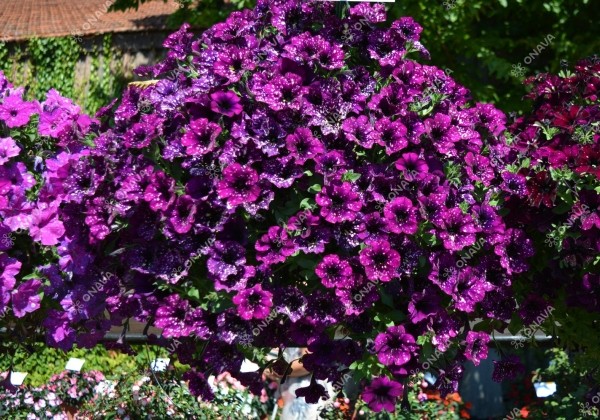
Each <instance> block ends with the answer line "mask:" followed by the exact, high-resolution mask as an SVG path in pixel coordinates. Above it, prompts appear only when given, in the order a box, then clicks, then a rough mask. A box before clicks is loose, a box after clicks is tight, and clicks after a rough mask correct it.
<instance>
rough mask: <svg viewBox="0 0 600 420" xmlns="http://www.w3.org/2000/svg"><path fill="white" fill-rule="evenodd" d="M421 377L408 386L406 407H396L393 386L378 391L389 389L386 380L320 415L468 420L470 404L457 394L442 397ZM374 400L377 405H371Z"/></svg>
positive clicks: (336, 417)
mask: <svg viewBox="0 0 600 420" xmlns="http://www.w3.org/2000/svg"><path fill="white" fill-rule="evenodd" d="M423 376H424V375H423V374H418V375H416V376H415V377H414V378H413V379H414V380H413V381H411V382H410V383H409V385H408V386H409V389H408V393H407V397H406V404H402V405H400V404H398V403H397V401H396V398H395V397H394V395H393V391H390V390H393V389H394V388H393V386H392V387H391V388H389V389H388V390H387V391H386V392H385V393H382V392H379V391H381V390H383V387H390V383H389V381H388V380H386V379H383V380H375V381H373V382H372V383H371V384H370V385H369V386H367V387H366V388H365V389H364V390H363V392H362V394H361V396H360V397H359V398H358V400H356V401H350V400H349V399H347V398H345V399H344V398H340V399H339V400H337V401H336V402H335V403H334V404H333V406H330V407H329V408H328V409H327V410H326V411H325V412H323V413H321V417H322V418H326V419H351V418H356V419H398V420H400V419H403V420H404V419H405V420H412V419H414V420H423V419H446V420H458V419H468V418H471V416H470V414H469V409H470V408H471V404H470V403H465V402H463V400H462V398H461V396H460V395H459V394H458V393H456V392H453V393H450V394H447V395H446V396H445V397H441V395H440V393H439V392H438V391H435V390H432V389H431V386H430V385H429V384H428V383H427V381H425V380H424V379H423ZM374 401H376V403H375V404H374Z"/></svg>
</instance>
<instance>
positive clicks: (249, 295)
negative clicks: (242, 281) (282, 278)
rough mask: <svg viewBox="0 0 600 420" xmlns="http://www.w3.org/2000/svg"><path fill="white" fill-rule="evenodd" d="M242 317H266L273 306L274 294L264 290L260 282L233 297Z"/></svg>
mask: <svg viewBox="0 0 600 420" xmlns="http://www.w3.org/2000/svg"><path fill="white" fill-rule="evenodd" d="M233 303H234V304H235V305H236V306H237V310H238V314H239V315H240V317H242V319H247V320H249V319H265V318H267V317H268V316H269V313H270V312H271V308H272V307H273V294H272V293H271V292H268V291H266V290H263V288H262V286H261V285H260V284H257V285H255V286H254V287H252V288H250V289H245V290H242V291H241V292H239V293H238V294H237V295H235V296H234V297H233Z"/></svg>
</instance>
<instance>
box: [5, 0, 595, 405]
mask: <svg viewBox="0 0 600 420" xmlns="http://www.w3.org/2000/svg"><path fill="white" fill-rule="evenodd" d="M365 22H367V23H369V24H366V23H365ZM357 25H360V27H361V29H360V30H356V27H357ZM344 28H347V29H348V31H344ZM421 30H422V28H421V27H420V26H419V25H418V24H417V23H416V22H414V21H413V20H412V19H411V18H410V17H403V18H401V19H399V20H397V21H396V22H389V23H386V11H385V7H383V5H381V4H371V3H360V4H356V5H353V6H352V7H350V8H349V10H346V9H344V12H343V13H342V15H341V16H340V15H339V10H337V11H336V7H335V4H334V2H325V1H316V0H308V1H299V0H257V6H256V8H255V9H254V10H243V11H236V12H233V13H232V14H231V15H230V16H229V17H228V18H227V19H226V20H225V21H224V22H221V23H219V24H217V25H214V26H213V27H211V28H208V29H206V30H205V31H204V32H202V33H201V34H200V35H198V36H196V35H194V34H193V33H192V32H191V30H190V28H189V26H188V25H184V26H183V27H182V28H181V29H180V30H179V31H177V32H175V33H174V34H172V35H170V36H169V38H168V39H167V40H166V41H165V47H166V48H168V51H167V53H166V58H165V60H163V61H162V62H160V63H159V64H157V65H156V66H153V67H146V68H142V69H138V73H139V74H140V75H143V76H148V77H150V78H152V79H156V78H158V79H160V81H159V82H157V83H150V84H148V85H146V86H144V87H139V86H135V85H131V86H129V87H128V88H127V89H126V90H125V92H124V93H123V95H122V97H121V98H120V99H119V100H117V101H115V102H113V103H111V104H110V105H108V106H107V107H105V108H103V109H102V110H101V111H100V112H99V113H98V115H97V116H96V118H97V119H92V118H90V117H88V116H85V115H82V114H81V112H80V109H79V107H77V106H76V105H75V104H73V103H72V102H71V101H70V100H68V99H66V98H63V97H61V96H60V95H59V94H58V92H56V91H54V90H52V91H50V92H49V93H48V95H47V97H46V100H45V101H44V102H42V103H41V104H38V103H37V102H27V101H25V100H23V99H22V98H23V90H22V89H20V88H14V87H12V85H10V84H8V83H7V82H6V80H5V78H4V76H3V75H1V74H0V121H1V122H2V123H3V125H4V126H5V127H8V128H11V130H10V132H9V131H7V130H5V132H4V133H2V136H0V241H2V242H0V250H1V252H0V310H1V308H5V307H11V308H13V309H14V314H13V315H10V316H9V317H7V318H10V319H9V320H8V321H5V320H3V319H2V320H0V323H1V324H0V326H1V327H7V328H9V329H10V328H13V325H15V323H14V320H15V318H19V325H21V324H24V325H25V324H26V323H27V322H30V323H31V322H33V321H34V320H38V319H44V321H43V323H42V325H39V323H37V324H36V326H35V327H36V328H41V329H42V330H43V332H44V333H45V334H46V342H47V344H48V345H51V346H54V347H59V348H62V349H65V350H68V349H70V348H71V347H72V346H73V345H74V344H78V345H81V344H85V345H86V346H92V345H94V344H96V342H98V341H99V340H100V338H101V337H102V335H103V333H104V332H106V331H107V330H108V329H109V328H110V326H111V325H122V324H123V323H124V322H125V321H124V320H126V319H135V320H137V321H140V322H143V323H150V324H151V325H153V326H154V327H157V328H160V329H161V330H162V335H163V337H164V338H181V340H182V344H181V345H180V346H178V347H177V348H176V349H175V350H174V351H173V353H174V354H176V355H177V357H178V358H179V359H180V361H182V363H185V364H187V365H189V366H192V368H191V369H192V370H190V371H189V372H187V373H186V378H187V379H188V380H189V387H190V389H191V391H192V392H193V393H194V394H195V395H200V396H202V397H203V398H206V399H209V398H211V397H212V396H213V394H212V391H211V389H210V386H209V385H208V382H207V380H206V378H205V376H204V373H201V372H208V371H209V370H211V369H212V371H214V372H222V371H224V370H228V371H229V372H230V373H231V375H232V376H234V377H237V378H239V379H240V380H241V378H244V380H248V381H249V380H250V379H248V378H250V377H251V376H253V375H254V376H259V373H258V371H257V372H250V373H249V372H244V373H242V372H240V367H241V361H242V360H243V358H244V356H248V355H249V354H250V353H248V352H249V351H250V350H249V349H247V348H245V346H244V345H242V343H240V341H241V338H242V337H246V336H247V335H248V334H252V335H253V337H254V339H253V344H252V345H253V346H256V347H257V348H260V349H264V348H276V347H279V348H286V347H308V348H309V349H318V351H316V350H315V351H314V352H313V351H312V350H311V353H310V354H308V355H305V356H304V357H303V362H305V367H306V368H307V369H309V370H310V373H311V374H312V375H313V379H314V380H313V381H311V385H309V386H307V387H304V388H300V389H299V390H297V394H298V395H299V396H302V397H304V398H305V399H306V400H307V401H308V402H317V401H318V400H320V399H322V398H326V397H327V390H326V389H325V387H323V386H322V385H321V381H323V380H328V381H330V382H332V383H335V382H336V381H338V380H340V378H341V375H342V373H341V372H345V371H346V369H347V368H348V367H349V366H351V365H353V364H354V362H357V363H356V364H354V366H356V365H359V366H362V365H367V364H365V363H363V362H365V361H367V360H370V359H369V358H371V357H372V356H370V355H369V352H368V351H367V349H368V348H370V347H369V343H371V342H374V345H373V346H372V347H373V348H372V350H373V352H374V353H375V355H376V357H377V360H378V361H379V362H380V363H381V364H382V365H383V366H381V365H379V366H378V367H377V368H376V374H377V375H378V376H379V377H377V378H376V379H374V380H373V381H372V382H371V385H369V386H368V387H367V389H366V390H365V391H364V393H363V399H364V400H365V402H366V403H367V404H368V405H369V406H370V407H371V409H373V410H374V411H380V410H387V411H393V410H394V407H395V403H396V401H397V399H398V398H399V397H400V396H401V395H402V386H401V385H400V384H399V383H397V382H395V381H392V380H390V379H388V377H390V378H391V377H393V378H395V379H397V380H401V379H404V378H406V377H407V376H408V375H409V372H410V371H411V370H414V369H417V368H418V363H419V360H422V359H421V356H423V354H422V349H421V345H419V344H417V337H420V340H419V341H418V342H419V343H421V342H423V341H422V340H425V342H427V346H429V345H430V344H431V345H433V346H435V347H436V348H437V349H438V350H440V351H446V350H450V349H452V350H455V349H456V348H457V347H460V346H464V345H465V344H466V346H465V347H464V348H463V349H462V350H459V351H456V352H452V353H450V352H449V353H448V354H457V356H456V358H457V360H461V361H464V360H471V361H473V363H475V364H477V363H479V362H480V361H481V360H483V359H484V358H485V357H486V355H487V343H488V341H489V334H490V333H491V328H492V327H493V326H497V325H499V324H498V323H504V322H508V321H510V319H511V316H512V315H513V314H521V315H522V317H524V318H527V319H529V318H531V316H532V314H533V313H536V312H537V310H538V309H539V306H540V305H539V303H540V302H535V301H534V300H532V299H530V298H529V297H528V296H530V294H533V293H537V294H538V295H541V293H540V291H541V290H545V291H548V296H546V295H545V294H544V297H543V300H544V302H546V301H547V302H548V304H552V303H553V302H554V300H555V299H559V297H560V296H563V295H566V296H568V299H569V300H568V303H569V305H571V303H572V304H573V305H574V306H580V307H581V306H584V307H585V308H586V309H587V308H591V309H590V310H594V311H600V304H599V303H598V302H600V299H598V293H599V289H598V284H599V281H598V273H597V272H596V271H594V270H596V269H597V267H596V266H595V265H594V264H595V263H594V261H595V258H596V256H597V254H598V252H599V251H600V241H599V239H598V238H599V234H598V232H599V229H600V211H599V210H598V209H600V199H599V194H598V189H597V187H598V152H597V150H596V149H597V141H598V137H599V136H598V135H597V133H593V134H592V143H590V144H585V145H580V144H578V143H573V142H574V141H575V140H573V137H574V134H573V133H574V132H575V130H574V128H573V126H572V124H573V121H572V120H573V118H572V116H571V115H572V114H571V113H570V111H568V110H567V109H560V110H558V111H557V113H556V114H554V113H550V114H549V116H547V115H546V113H548V112H549V111H548V109H547V108H548V106H550V107H551V108H552V107H559V104H562V102H561V101H566V103H568V102H569V100H567V99H563V96H565V97H568V96H569V95H571V96H572V95H575V93H574V92H576V91H578V89H579V90H581V92H580V93H579V96H581V98H585V100H581V101H579V102H580V103H579V105H577V106H581V107H584V108H585V109H584V110H585V112H583V111H582V113H581V115H584V114H585V115H586V116H587V117H586V118H588V117H589V119H590V120H591V122H594V121H596V120H599V119H600V116H599V114H600V112H598V110H597V109H596V108H593V106H595V105H589V103H588V102H586V101H592V102H593V101H596V100H597V98H595V96H594V95H596V93H595V91H596V90H597V89H598V87H597V85H598V83H597V72H598V71H599V70H600V65H594V66H596V67H594V66H592V65H588V66H587V67H586V66H584V67H581V68H580V69H578V70H577V71H578V73H577V74H578V76H577V77H579V79H577V80H578V82H577V83H576V84H575V85H573V86H571V84H572V83H575V82H573V81H570V80H566V81H564V83H568V84H569V88H568V89H567V88H565V89H562V90H560V89H559V90H556V89H554V85H555V84H556V83H558V82H557V81H556V80H554V79H548V80H546V81H545V84H546V85H547V86H546V88H544V87H543V86H542V87H540V86H537V85H536V86H537V87H536V88H535V89H534V90H533V91H532V94H533V95H534V96H535V95H537V96H540V98H541V99H539V100H538V101H536V106H539V107H540V109H537V108H536V111H535V116H534V117H535V118H534V119H535V120H530V119H527V118H525V117H523V118H521V119H517V120H515V123H514V124H513V127H511V130H513V134H514V132H519V133H521V135H520V137H522V138H523V139H521V138H519V139H518V140H515V139H514V138H513V137H514V136H513V137H511V139H512V141H509V139H508V138H509V136H508V135H507V134H506V133H505V130H506V121H507V119H506V117H505V116H504V114H503V113H502V112H500V111H499V110H497V109H496V108H495V107H493V106H492V105H489V104H474V103H472V102H471V101H470V99H469V98H470V94H469V92H468V90H467V89H465V88H464V87H463V86H461V85H459V84H458V83H456V81H454V80H453V79H452V78H450V77H449V76H448V75H447V74H446V73H445V72H444V71H442V70H441V69H438V68H436V67H434V66H431V65H427V64H421V63H420V62H419V57H418V55H421V56H423V57H427V56H428V53H427V51H426V50H425V47H424V46H423V45H422V44H420V43H419V34H420V33H421ZM594 72H595V73H594ZM582 74H584V75H582ZM594 74H596V76H594ZM594 77H596V79H594ZM536 83H537V82H536ZM540 83H542V82H540ZM573 87H576V89H575V88H573ZM556 92H559V93H556ZM590 92H591V93H590ZM537 96H535V97H536V98H537ZM581 98H579V99H581ZM594 98H595V99H594ZM576 99H578V98H577V97H576V98H574V99H573V100H574V101H575V100H576ZM422 101H427V106H426V107H421V105H422V103H421V102H422ZM566 103H565V104H564V106H566ZM537 104H541V105H537ZM543 105H548V106H543ZM34 114H38V115H39V118H38V117H33V115H34ZM574 115H579V113H575V114H574ZM532 118H533V117H532ZM594 119H595V120H594ZM539 121H544V122H543V123H539ZM540 124H542V125H540ZM547 124H558V125H560V128H559V130H562V131H561V133H562V134H561V135H560V136H557V137H556V138H554V139H546V138H545V134H544V133H543V132H542V130H541V129H540V127H542V126H547ZM31 133H37V135H39V137H40V138H39V139H35V141H36V143H35V144H38V143H39V144H42V145H44V146H43V147H44V148H45V149H44V150H42V151H41V152H42V153H39V154H38V155H37V156H36V155H31V154H30V153H26V152H28V151H29V150H30V149H31V147H32V140H31V138H30V137H31ZM9 135H10V137H8V136H9ZM38 140H39V141H38ZM537 142H541V143H542V146H543V147H544V148H545V150H541V151H540V148H538V149H537V150H536V151H534V152H531V153H530V152H529V151H527V150H526V145H525V143H532V144H535V143H537ZM575 142H576V141H575ZM91 143H93V144H91ZM563 143H564V144H563ZM563 146H564V147H563ZM578 151H580V152H578ZM521 152H522V153H529V154H531V156H527V159H528V163H527V165H521V166H519V163H521V162H519V161H518V159H520V158H519V157H518V156H519V154H520V153H521ZM519 167H520V168H521V169H518V170H515V168H519ZM559 168H567V169H569V171H570V172H569V174H572V176H574V177H579V178H578V181H577V182H576V183H574V184H573V185H574V188H579V191H578V194H576V195H573V196H570V198H569V200H570V201H569V202H567V203H565V202H564V197H562V198H561V193H562V191H563V190H565V187H564V185H565V184H561V183H560V182H559V181H557V180H555V179H554V178H555V177H557V176H558V175H557V173H558V172H560V171H557V169H559ZM569 176H570V175H569ZM563 181H564V180H563ZM561 182H562V181H561ZM568 185H571V184H570V183H569V184H568ZM581 185H585V188H581V187H580V186H581ZM561 200H563V201H561ZM573 201H576V202H573ZM559 206H560V207H559ZM584 206H585V207H584ZM558 210H560V211H558ZM563 210H564V211H563ZM565 212H566V213H565ZM552 226H566V227H567V228H568V229H570V230H569V231H568V234H565V235H562V234H561V233H560V232H558V233H556V232H552V231H551V230H552V229H553V228H552ZM548 232H552V235H550V237H551V238H560V239H561V241H562V242H561V244H560V246H561V249H560V251H558V250H556V251H555V250H553V249H551V248H549V247H548V246H547V244H541V245H540V240H539V238H546V234H547V233H548ZM542 241H543V239H542ZM541 247H543V248H541ZM557 254H560V257H561V258H560V259H559V258H558V257H557ZM534 255H535V257H536V258H537V259H539V261H538V260H536V261H535V264H532V262H531V261H530V260H531V258H532V257H533V256H534ZM555 256H556V257H557V258H556V259H554V257H555ZM566 263H569V264H572V265H573V266H572V267H571V266H569V267H568V268H564V266H565V265H567V264H566ZM540 267H544V268H540ZM542 270H547V271H542ZM107 273H110V274H111V276H108V277H106V275H107ZM552 273H556V274H552ZM103 276H104V277H103ZM38 278H39V280H38ZM42 280H43V281H42ZM101 280H102V281H101ZM546 282H547V284H546ZM96 285H102V287H101V288H99V287H97V286H96ZM514 285H518V288H516V290H519V293H518V294H515V293H514V292H513V287H514ZM92 287H93V288H94V290H95V293H93V294H92V293H90V292H89V291H90V290H91V288H92ZM562 287H565V289H564V292H565V293H563V290H562V289H561V288H562ZM522 292H523V293H522ZM524 296H525V298H524ZM524 300H525V302H526V303H527V304H525V305H523V303H524ZM561 303H562V302H561ZM556 307H557V308H558V307H560V308H564V307H565V305H556ZM567 307H568V305H567ZM515 308H519V309H520V311H519V310H516V309H515ZM556 312H558V311H556ZM563 315H564V314H563ZM553 316H556V317H557V318H558V319H560V318H559V317H560V314H556V313H553ZM481 318H484V319H485V320H486V321H488V320H490V319H493V320H497V322H484V323H482V325H485V326H486V327H485V328H486V329H485V331H481V332H473V331H471V330H470V328H469V326H470V325H472V323H473V322H474V321H475V320H479V319H481ZM399 320H400V321H401V322H403V324H402V325H399V324H398V322H397V321H399ZM21 321H23V322H21ZM342 326H343V328H344V334H345V335H346V336H347V339H346V340H344V341H347V343H339V346H338V343H337V342H338V341H340V340H332V339H331V338H329V334H330V333H331V332H333V331H338V329H340V327H342ZM256 331H259V334H257V335H256V336H254V332H256ZM339 349H341V350H339ZM282 363H285V362H284V361H283V360H279V361H278V362H276V363H275V366H279V365H281V364H282ZM265 364H266V362H265ZM368 365H369V366H374V365H373V364H372V363H370V362H369V363H368ZM262 367H264V365H263V366H261V368H262ZM435 368H436V369H438V371H439V372H440V375H438V382H437V383H436V385H435V387H436V388H438V389H439V390H440V391H442V392H443V393H445V392H450V391H451V390H453V389H455V388H456V387H457V385H458V381H459V380H460V378H461V376H462V367H461V364H460V363H459V362H458V361H451V362H450V363H448V364H445V363H444V362H443V361H442V360H440V361H438V362H436V366H435ZM514 371H518V366H517V365H516V363H514V362H513V361H511V360H510V359H507V360H504V361H502V362H498V363H496V372H495V378H496V379H498V378H504V377H509V376H510V373H511V372H514Z"/></svg>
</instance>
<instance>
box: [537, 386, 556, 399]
mask: <svg viewBox="0 0 600 420" xmlns="http://www.w3.org/2000/svg"><path fill="white" fill-rule="evenodd" d="M533 387H534V388H535V395H536V396H537V397H538V398H546V397H549V396H550V395H552V394H554V393H555V392H556V382H536V383H534V384H533Z"/></svg>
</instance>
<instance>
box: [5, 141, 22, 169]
mask: <svg viewBox="0 0 600 420" xmlns="http://www.w3.org/2000/svg"><path fill="white" fill-rule="evenodd" d="M20 151H21V148H20V147H19V146H17V143H15V141H14V140H13V139H12V138H11V137H0V165H4V164H5V163H6V162H8V161H9V159H10V158H12V157H15V156H18V155H19V152H20Z"/></svg>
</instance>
